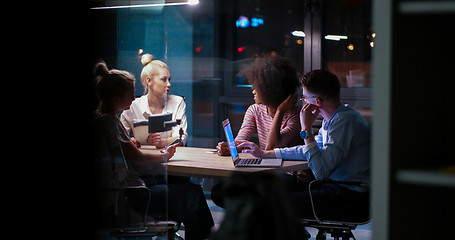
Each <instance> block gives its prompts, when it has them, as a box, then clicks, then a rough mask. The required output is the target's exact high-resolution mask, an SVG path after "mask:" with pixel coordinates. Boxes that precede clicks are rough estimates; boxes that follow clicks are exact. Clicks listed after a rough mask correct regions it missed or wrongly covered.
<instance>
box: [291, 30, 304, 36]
mask: <svg viewBox="0 0 455 240" xmlns="http://www.w3.org/2000/svg"><path fill="white" fill-rule="evenodd" d="M291 34H292V35H293V36H296V37H305V33H304V32H303V31H294V32H292V33H291Z"/></svg>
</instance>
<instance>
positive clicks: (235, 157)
mask: <svg viewBox="0 0 455 240" xmlns="http://www.w3.org/2000/svg"><path fill="white" fill-rule="evenodd" d="M223 129H224V133H225V134H226V139H227V142H228V144H229V151H230V152H231V157H232V161H233V163H234V166H235V167H281V164H282V163H283V159H260V158H240V157H239V153H238V152H237V146H236V145H235V142H234V135H233V134H232V129H231V124H230V123H229V119H226V120H224V121H223Z"/></svg>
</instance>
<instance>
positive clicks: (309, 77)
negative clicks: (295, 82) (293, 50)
mask: <svg viewBox="0 0 455 240" xmlns="http://www.w3.org/2000/svg"><path fill="white" fill-rule="evenodd" d="M300 83H301V84H302V85H303V86H304V87H305V88H306V89H307V90H308V91H309V92H312V93H314V94H317V95H318V96H319V97H320V98H321V99H330V100H333V101H339V100H340V89H341V85H340V81H339V80H338V77H337V76H336V75H335V74H333V73H331V72H329V71H326V70H320V69H319V70H313V71H311V72H307V73H305V74H304V75H303V77H302V78H301V79H300Z"/></svg>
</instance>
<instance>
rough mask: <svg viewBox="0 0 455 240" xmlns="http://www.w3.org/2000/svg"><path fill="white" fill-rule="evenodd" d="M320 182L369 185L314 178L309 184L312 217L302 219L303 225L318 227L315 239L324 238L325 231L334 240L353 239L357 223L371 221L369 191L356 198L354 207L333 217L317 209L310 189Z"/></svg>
mask: <svg viewBox="0 0 455 240" xmlns="http://www.w3.org/2000/svg"><path fill="white" fill-rule="evenodd" d="M321 184H337V185H339V184H343V185H352V186H362V187H365V186H367V187H369V185H366V184H364V183H360V182H345V181H319V180H314V181H312V182H310V184H309V192H310V199H311V205H312V208H313V214H314V219H303V220H302V223H303V224H304V226H306V227H313V228H316V229H318V234H317V236H316V240H325V239H326V234H327V233H329V234H330V235H331V237H333V238H334V239H335V240H339V239H340V238H341V239H342V240H349V239H351V238H352V239H354V240H355V237H354V235H353V234H352V230H354V229H356V227H357V226H358V225H363V224H367V223H368V222H370V221H371V219H370V216H369V191H367V192H365V193H364V194H362V195H361V197H360V199H358V201H357V202H355V203H354V204H353V206H355V209H351V212H350V213H348V214H343V216H339V217H333V216H329V215H328V214H327V213H324V212H323V211H322V210H321V209H318V207H317V201H318V199H315V198H314V196H313V194H312V193H311V191H312V190H314V189H317V188H318V187H320V185H321ZM352 210H354V211H352Z"/></svg>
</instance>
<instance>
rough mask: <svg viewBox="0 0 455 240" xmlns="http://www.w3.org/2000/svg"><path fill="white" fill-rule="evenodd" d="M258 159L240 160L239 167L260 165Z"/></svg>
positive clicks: (260, 160)
mask: <svg viewBox="0 0 455 240" xmlns="http://www.w3.org/2000/svg"><path fill="white" fill-rule="evenodd" d="M261 162H262V159H260V158H242V159H241V160H240V162H239V164H240V165H258V164H261Z"/></svg>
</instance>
